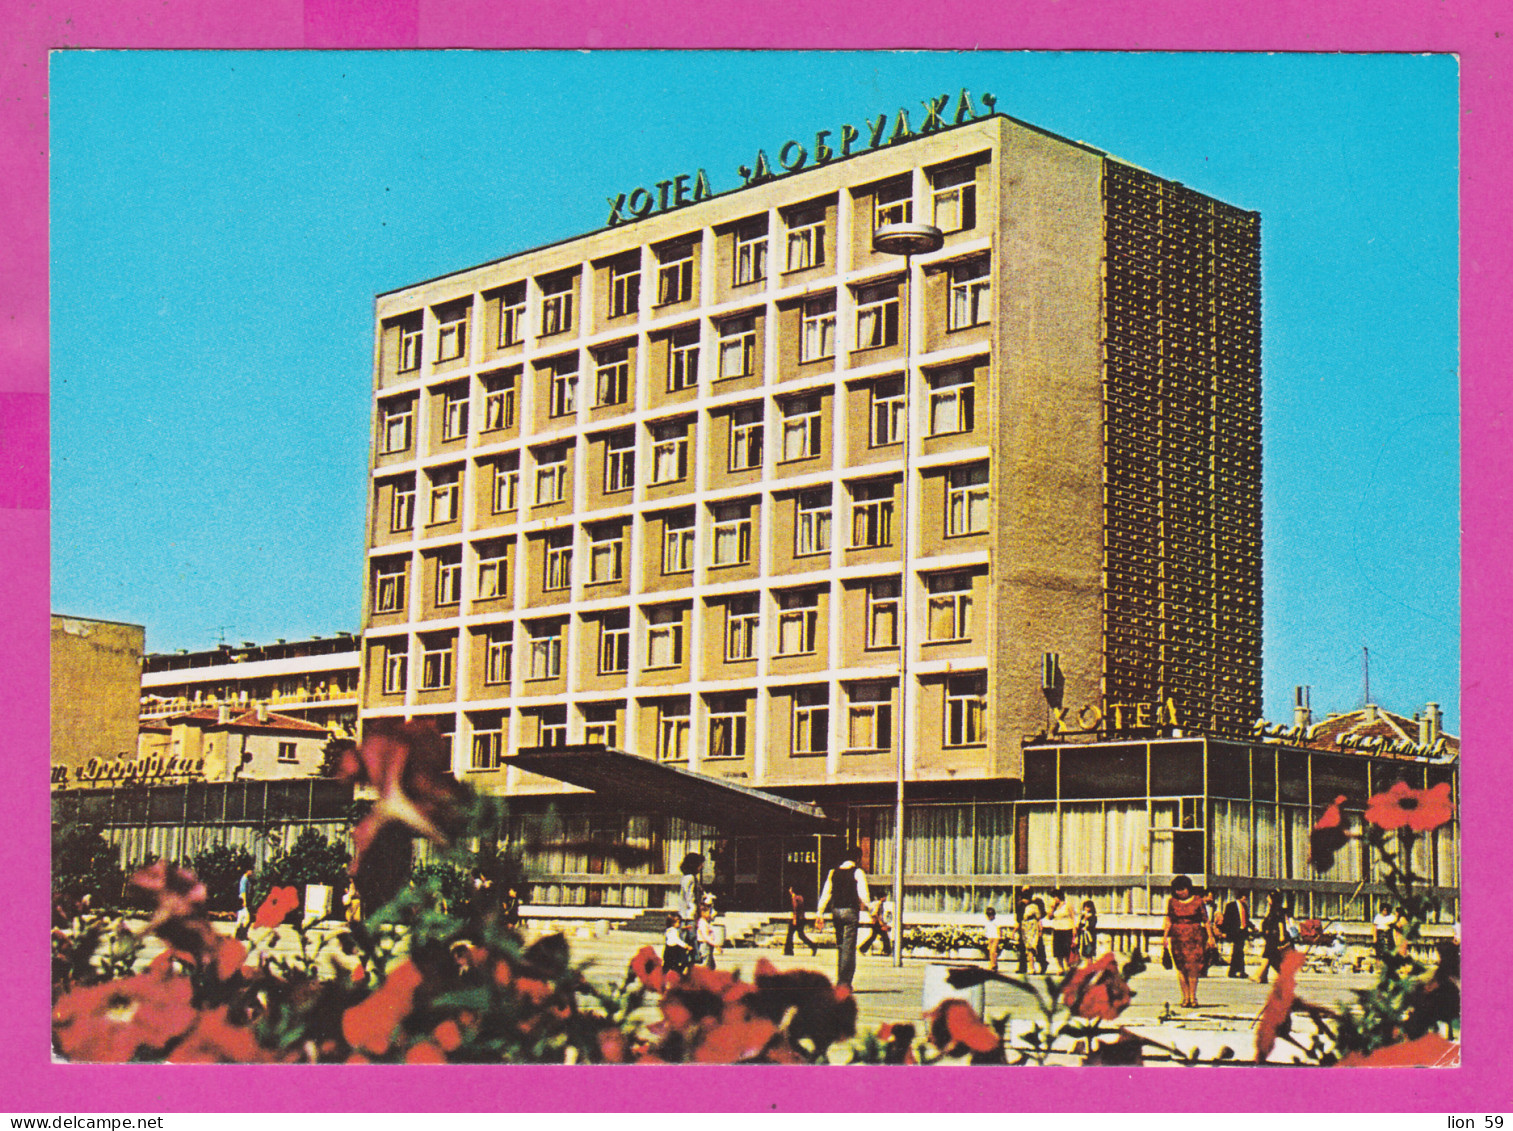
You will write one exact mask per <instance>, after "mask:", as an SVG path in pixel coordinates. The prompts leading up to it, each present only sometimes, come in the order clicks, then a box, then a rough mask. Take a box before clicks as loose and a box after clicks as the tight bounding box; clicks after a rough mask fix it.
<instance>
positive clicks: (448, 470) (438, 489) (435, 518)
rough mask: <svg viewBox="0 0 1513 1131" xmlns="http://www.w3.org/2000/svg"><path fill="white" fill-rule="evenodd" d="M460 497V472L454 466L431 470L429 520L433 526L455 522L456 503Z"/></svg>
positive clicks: (456, 513) (456, 514)
mask: <svg viewBox="0 0 1513 1131" xmlns="http://www.w3.org/2000/svg"><path fill="white" fill-rule="evenodd" d="M461 497H462V473H461V472H460V471H459V470H458V469H457V468H455V467H441V468H437V469H436V470H435V471H433V472H431V521H430V525H432V526H435V525H437V524H439V523H444V522H456V521H457V516H458V509H457V504H458V502H459V500H460V499H461Z"/></svg>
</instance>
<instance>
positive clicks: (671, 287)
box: [657, 242, 699, 306]
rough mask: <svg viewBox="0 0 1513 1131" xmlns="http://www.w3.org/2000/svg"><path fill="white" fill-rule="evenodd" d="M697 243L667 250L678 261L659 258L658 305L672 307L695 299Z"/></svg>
mask: <svg viewBox="0 0 1513 1131" xmlns="http://www.w3.org/2000/svg"><path fill="white" fill-rule="evenodd" d="M698 250H699V245H698V243H697V242H694V243H689V244H683V245H680V246H677V247H670V248H668V249H667V254H668V255H675V256H677V258H676V259H663V258H662V257H661V256H658V257H657V305H658V306H672V305H673V304H675V303H680V302H687V301H688V300H689V299H691V298H693V261H694V256H695V254H696V253H697V252H698Z"/></svg>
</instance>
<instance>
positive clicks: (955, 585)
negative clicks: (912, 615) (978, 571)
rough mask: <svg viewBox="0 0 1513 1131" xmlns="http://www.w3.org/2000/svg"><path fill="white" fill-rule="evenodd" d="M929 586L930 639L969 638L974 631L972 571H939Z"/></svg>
mask: <svg viewBox="0 0 1513 1131" xmlns="http://www.w3.org/2000/svg"><path fill="white" fill-rule="evenodd" d="M926 584H927V586H928V588H929V590H930V609H929V639H931V640H966V639H967V638H968V637H970V636H971V635H972V575H971V574H970V573H937V574H932V575H931V576H930V577H928V578H927V579H926Z"/></svg>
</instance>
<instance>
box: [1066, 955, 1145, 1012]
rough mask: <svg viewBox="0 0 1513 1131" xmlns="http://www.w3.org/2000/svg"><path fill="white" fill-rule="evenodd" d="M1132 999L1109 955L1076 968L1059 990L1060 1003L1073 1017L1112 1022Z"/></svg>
mask: <svg viewBox="0 0 1513 1131" xmlns="http://www.w3.org/2000/svg"><path fill="white" fill-rule="evenodd" d="M1134 996H1135V995H1134V992H1133V991H1132V990H1131V989H1130V988H1129V984H1128V983H1127V982H1125V980H1124V977H1123V975H1121V974H1120V973H1119V960H1118V959H1117V958H1115V957H1114V956H1113V955H1112V954H1105V955H1104V956H1103V957H1102V958H1099V959H1097V960H1096V961H1094V962H1084V963H1083V964H1082V965H1081V966H1079V967H1077V969H1076V970H1075V971H1073V972H1072V976H1071V977H1070V978H1068V979H1067V983H1066V987H1065V988H1064V989H1063V990H1062V991H1061V1000H1062V1001H1064V1002H1066V1004H1067V1008H1068V1009H1070V1010H1071V1011H1072V1012H1073V1013H1074V1014H1075V1015H1076V1016H1078V1017H1086V1018H1089V1019H1094V1018H1096V1019H1097V1020H1100V1021H1113V1020H1114V1019H1115V1018H1117V1017H1118V1016H1119V1015H1120V1014H1121V1013H1123V1012H1124V1009H1125V1007H1126V1006H1128V1005H1129V1003H1130V1001H1131V1000H1132V999H1133V998H1134Z"/></svg>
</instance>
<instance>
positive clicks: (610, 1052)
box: [599, 1028, 630, 1064]
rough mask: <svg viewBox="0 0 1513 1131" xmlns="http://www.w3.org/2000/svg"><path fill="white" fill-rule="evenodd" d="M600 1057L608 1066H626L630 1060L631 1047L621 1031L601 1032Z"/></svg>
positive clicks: (605, 1030)
mask: <svg viewBox="0 0 1513 1131" xmlns="http://www.w3.org/2000/svg"><path fill="white" fill-rule="evenodd" d="M599 1055H600V1056H601V1057H603V1058H604V1061H605V1063H607V1064H624V1063H625V1062H626V1061H627V1060H628V1059H629V1058H630V1045H629V1043H628V1042H627V1041H626V1039H625V1034H624V1033H622V1032H621V1031H620V1030H619V1029H614V1028H607V1029H600V1030H599Z"/></svg>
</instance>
